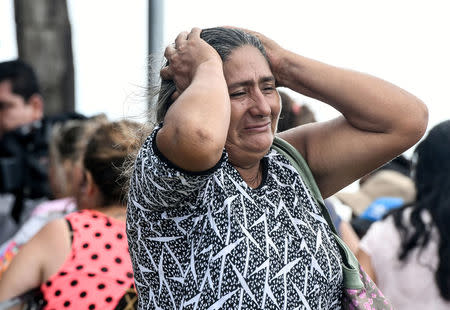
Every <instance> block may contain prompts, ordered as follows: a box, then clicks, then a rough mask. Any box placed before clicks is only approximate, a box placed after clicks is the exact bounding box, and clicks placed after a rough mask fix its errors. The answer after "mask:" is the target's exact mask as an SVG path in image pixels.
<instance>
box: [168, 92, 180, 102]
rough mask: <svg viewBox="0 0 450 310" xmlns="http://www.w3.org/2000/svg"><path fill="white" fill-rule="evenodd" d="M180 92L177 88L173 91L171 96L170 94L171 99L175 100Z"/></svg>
mask: <svg viewBox="0 0 450 310" xmlns="http://www.w3.org/2000/svg"><path fill="white" fill-rule="evenodd" d="M180 94H181V92H179V91H178V90H176V91H174V92H173V94H172V96H170V99H171V100H172V101H175V100H177V98H178V97H179V96H180Z"/></svg>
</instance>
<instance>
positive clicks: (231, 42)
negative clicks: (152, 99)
mask: <svg viewBox="0 0 450 310" xmlns="http://www.w3.org/2000/svg"><path fill="white" fill-rule="evenodd" d="M200 37H201V38H202V39H203V40H205V41H206V43H208V44H209V45H211V46H212V47H213V48H214V49H215V50H216V51H217V53H218V54H219V55H220V58H221V59H222V61H223V62H225V61H226V60H227V59H228V57H229V56H230V54H231V52H233V51H234V50H235V49H237V48H239V47H241V46H244V45H251V46H254V47H256V48H257V49H258V50H259V51H260V52H261V54H262V55H263V56H264V57H265V58H266V60H267V62H269V59H268V58H267V55H266V51H265V49H264V46H263V45H262V43H261V41H260V40H259V39H258V38H257V37H255V36H254V35H251V34H249V33H247V32H244V31H242V30H239V29H235V28H222V27H215V28H208V29H203V30H202V32H201V34H200ZM165 65H166V66H167V65H168V64H167V62H166V64H165ZM175 90H176V88H175V83H174V82H173V81H172V80H161V86H160V90H159V95H158V100H157V102H156V107H155V110H156V122H157V123H160V122H162V121H163V120H164V117H165V115H166V113H167V110H168V109H169V107H170V105H171V104H172V103H173V101H172V99H171V96H172V95H173V93H174V92H175Z"/></svg>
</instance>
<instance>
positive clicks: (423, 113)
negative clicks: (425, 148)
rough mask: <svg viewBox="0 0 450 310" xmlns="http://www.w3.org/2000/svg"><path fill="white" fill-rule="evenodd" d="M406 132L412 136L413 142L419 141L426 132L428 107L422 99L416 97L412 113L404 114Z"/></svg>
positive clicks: (405, 133) (408, 135)
mask: <svg viewBox="0 0 450 310" xmlns="http://www.w3.org/2000/svg"><path fill="white" fill-rule="evenodd" d="M403 118H404V132H403V134H404V135H406V136H407V137H410V139H411V142H412V144H415V143H416V142H417V141H419V140H420V139H421V138H422V137H423V135H424V134H425V132H426V130H427V126H428V108H427V106H426V105H425V103H424V102H422V101H421V100H420V99H416V102H415V103H414V104H413V107H412V108H411V111H410V113H408V114H406V115H405V116H403Z"/></svg>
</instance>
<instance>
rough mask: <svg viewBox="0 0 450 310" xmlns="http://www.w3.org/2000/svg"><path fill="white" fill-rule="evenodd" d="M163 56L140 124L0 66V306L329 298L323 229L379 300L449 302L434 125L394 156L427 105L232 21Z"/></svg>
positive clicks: (335, 299) (28, 73)
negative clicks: (329, 116)
mask: <svg viewBox="0 0 450 310" xmlns="http://www.w3.org/2000/svg"><path fill="white" fill-rule="evenodd" d="M164 57H165V59H166V62H165V65H164V66H163V68H162V69H161V71H160V76H161V80H160V81H159V85H157V88H158V89H159V91H158V94H157V95H156V96H157V100H150V102H155V104H154V106H152V107H151V109H150V115H149V121H148V123H149V124H142V123H137V122H134V121H130V120H120V121H110V120H108V119H107V117H106V116H105V115H96V116H84V115H81V114H78V113H69V114H66V115H63V116H58V117H47V116H44V113H43V106H44V104H45V102H44V101H45V100H44V99H45V98H43V97H42V96H41V95H40V90H39V83H38V80H37V78H36V76H35V74H34V72H33V69H32V67H31V66H29V65H28V64H27V63H25V62H24V61H22V60H14V61H8V62H3V63H0V169H1V171H0V176H1V180H0V309H13V307H16V308H15V309H21V308H20V307H22V305H23V304H34V305H38V306H39V307H40V308H42V309H125V308H126V307H130V308H132V309H244V308H248V309H280V308H283V309H296V308H299V309H301V308H304V309H347V308H350V307H349V306H348V305H347V304H346V303H347V302H348V300H347V299H345V298H344V295H345V290H346V289H347V288H348V287H347V286H346V281H347V282H348V280H346V279H344V272H343V269H345V268H347V267H348V266H346V265H344V264H345V263H344V262H345V261H346V259H348V257H343V256H342V251H341V247H340V246H341V245H340V243H339V242H340V241H339V240H343V241H344V243H345V244H346V245H347V246H348V248H349V249H350V250H351V252H353V253H354V256H353V257H354V258H355V257H356V258H357V259H358V261H359V264H360V266H361V267H362V269H361V270H360V273H361V275H362V278H364V277H365V274H366V273H367V275H368V276H370V278H371V279H372V280H373V282H374V283H376V285H377V286H378V288H379V289H380V290H381V292H382V293H383V294H384V296H383V294H380V295H381V297H382V298H383V300H385V307H383V308H382V309H385V308H386V309H389V307H391V308H395V309H424V308H429V309H450V294H449V292H450V265H449V262H450V260H449V259H450V240H449V236H450V231H449V227H450V226H449V225H448V224H447V223H448V222H449V221H450V199H449V194H448V193H449V192H450V191H449V190H450V188H449V184H450V178H449V177H448V173H447V172H448V171H449V169H450V143H449V141H450V121H446V122H443V123H441V124H439V125H437V126H435V127H434V128H432V129H431V130H430V132H429V133H428V134H427V135H426V137H425V138H424V139H423V140H422V141H421V142H420V143H419V144H418V146H417V147H416V148H415V151H414V155H413V157H412V158H411V159H410V158H409V157H408V156H405V155H402V154H403V153H404V152H405V151H406V150H408V149H409V148H411V147H413V146H414V145H415V144H416V143H417V142H418V141H419V140H421V139H422V136H423V135H424V134H425V131H426V128H427V121H428V115H427V108H426V106H425V105H424V104H423V103H422V102H421V101H420V100H419V99H418V98H416V97H415V96H414V95H412V94H410V93H408V92H406V91H405V90H403V89H401V88H399V87H397V86H395V85H393V84H390V83H388V82H385V81H383V80H381V79H378V78H376V77H373V76H370V75H368V74H362V73H359V72H356V71H353V70H346V69H343V68H338V67H335V66H332V65H328V64H324V63H321V62H318V61H316V60H313V59H310V58H306V57H303V56H302V55H299V54H297V53H294V52H292V51H289V50H286V49H285V48H283V47H282V46H280V45H279V44H277V43H276V42H274V41H273V40H271V39H269V38H267V37H266V36H264V35H263V34H261V33H257V32H253V31H250V30H245V29H239V28H233V27H216V28H209V29H203V30H201V29H198V28H194V29H192V30H191V31H190V32H182V33H180V34H179V35H178V36H177V37H176V39H175V41H174V43H173V44H171V45H169V46H167V48H166V50H165V53H164ZM296 93H299V94H302V95H305V96H308V97H311V98H314V99H318V100H320V101H322V102H323V103H325V104H328V105H330V106H332V107H333V108H335V109H336V110H338V111H339V112H340V113H341V116H339V117H337V118H336V119H333V120H329V121H320V122H318V121H317V120H316V117H315V116H314V113H313V107H311V106H310V105H307V104H304V103H299V102H297V101H296V100H295V94H296ZM275 139H279V140H282V141H284V143H286V144H288V145H290V146H291V147H292V148H293V149H294V150H295V152H297V153H298V156H300V157H302V158H303V159H304V161H305V163H306V165H307V167H308V168H307V170H308V172H310V173H311V174H312V176H313V177H314V180H315V183H317V187H318V190H319V191H320V194H321V196H322V197H323V198H324V200H323V208H322V203H321V202H320V199H319V200H317V199H316V198H315V194H314V188H313V187H312V186H311V184H310V183H308V182H307V181H306V180H305V179H304V177H303V175H302V174H301V173H299V171H298V170H296V169H297V168H295V167H294V166H293V163H292V162H291V161H290V159H289V158H288V156H287V155H286V154H284V153H282V152H280V151H278V150H277V149H275V148H273V143H274V140H275ZM356 181H358V182H359V186H358V187H359V189H358V190H357V191H356V192H355V191H353V192H347V191H346V188H347V186H348V185H350V184H352V183H353V182H356ZM328 217H330V218H331V220H332V222H333V224H332V226H329V225H327V224H326V223H327V221H326V220H327V219H328ZM333 226H334V227H333ZM336 233H337V235H336ZM351 252H349V253H351ZM356 258H355V260H356ZM363 289H364V288H363ZM361 296H362V294H360V295H358V298H361ZM364 298H368V300H367V303H370V302H371V301H372V299H373V300H375V297H374V296H368V297H367V296H364ZM356 304H357V303H356ZM391 305H392V306H391ZM353 306H355V302H353ZM360 306H362V307H365V306H368V304H363V303H361V304H360ZM372 307H374V305H372ZM127 309H129V308H127ZM357 309H359V308H357ZM361 309H365V308H361ZM380 309H381V308H380Z"/></svg>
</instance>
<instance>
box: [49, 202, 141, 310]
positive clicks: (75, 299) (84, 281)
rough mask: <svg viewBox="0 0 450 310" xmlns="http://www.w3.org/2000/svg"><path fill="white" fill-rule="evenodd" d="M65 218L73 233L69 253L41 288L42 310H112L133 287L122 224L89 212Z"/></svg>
mask: <svg viewBox="0 0 450 310" xmlns="http://www.w3.org/2000/svg"><path fill="white" fill-rule="evenodd" d="M65 218H66V219H67V221H68V223H69V225H70V226H71V228H72V232H73V235H72V236H73V239H72V250H71V252H70V254H69V255H68V257H67V259H66V261H65V262H64V263H63V265H62V266H61V268H60V269H59V271H58V272H57V273H56V274H54V275H52V276H51V277H50V278H49V279H48V281H47V282H45V283H43V284H42V285H41V291H42V293H43V295H44V300H45V302H44V304H45V305H46V306H45V308H44V309H58V310H59V309H114V307H115V306H116V305H117V303H118V302H119V299H120V298H121V297H122V295H124V293H125V291H126V289H127V288H129V287H131V286H132V285H133V273H132V268H131V261H130V257H129V254H128V246H127V240H126V235H125V223H123V222H120V221H118V220H116V219H114V218H111V217H107V216H106V215H104V214H103V213H101V212H97V211H92V210H82V211H78V212H74V213H71V214H69V215H67V216H66V217H65Z"/></svg>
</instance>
